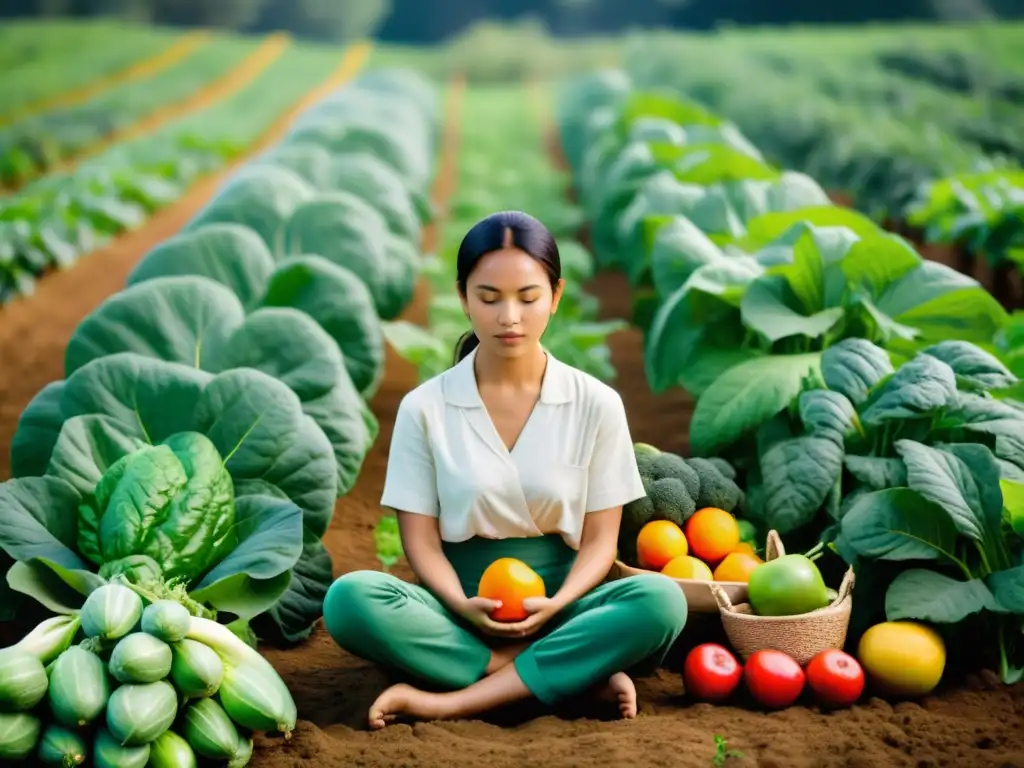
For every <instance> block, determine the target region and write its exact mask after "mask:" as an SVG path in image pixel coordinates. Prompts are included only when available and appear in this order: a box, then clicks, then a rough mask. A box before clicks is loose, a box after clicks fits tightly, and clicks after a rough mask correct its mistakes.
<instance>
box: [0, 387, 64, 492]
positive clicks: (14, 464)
mask: <svg viewBox="0 0 1024 768" xmlns="http://www.w3.org/2000/svg"><path fill="white" fill-rule="evenodd" d="M63 392H64V382H63V381H51V382H50V383H49V384H47V385H46V386H45V387H43V388H42V389H41V390H39V392H37V393H36V396H35V397H33V398H32V399H31V400H30V401H29V404H28V405H27V406H25V410H24V411H22V412H21V417H20V418H19V419H18V429H17V431H16V432H15V433H14V437H13V439H12V440H11V475H12V476H13V477H38V476H39V475H43V474H46V467H47V466H48V465H49V463H50V456H51V455H52V454H53V446H55V445H56V444H57V437H58V436H59V435H60V426H61V423H62V421H63V416H62V415H61V398H62V396H63Z"/></svg>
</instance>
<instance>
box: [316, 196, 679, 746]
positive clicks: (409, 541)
mask: <svg viewBox="0 0 1024 768" xmlns="http://www.w3.org/2000/svg"><path fill="white" fill-rule="evenodd" d="M457 270H458V274H457V287H458V290H459V294H460V296H461V299H462V303H463V307H464V310H465V312H466V315H467V317H468V318H469V319H470V322H471V323H472V327H473V332H472V333H470V334H467V335H466V336H464V337H463V339H462V340H461V341H460V343H459V346H458V348H457V350H456V361H455V364H454V365H453V366H452V367H451V368H449V369H448V370H447V371H445V372H444V373H442V374H440V375H438V376H436V377H434V378H432V379H430V380H429V381H426V382H424V383H422V384H421V385H419V386H418V387H417V388H416V389H414V390H413V391H412V392H410V393H408V394H407V395H406V396H405V397H404V398H403V400H402V402H401V404H400V406H399V409H398V415H397V417H396V421H395V428H394V433H393V435H392V438H391V447H390V455H389V458H388V469H387V478H386V480H385V486H384V493H383V496H382V499H381V504H382V506H384V507H386V508H389V509H392V510H394V511H395V513H396V514H397V517H398V522H399V530H400V533H401V539H402V545H403V548H404V550H405V555H406V558H407V560H408V562H409V565H410V566H411V568H412V570H413V572H414V573H415V575H416V577H417V579H418V581H419V584H410V583H407V582H404V581H402V580H400V579H398V578H397V577H394V576H392V575H390V574H386V573H382V572H379V571H356V572H353V573H348V574H346V575H344V576H342V577H341V578H339V579H338V580H337V581H335V582H334V584H333V585H332V586H331V588H330V590H329V592H328V594H327V597H326V599H325V602H324V623H325V626H326V628H327V631H328V632H329V633H330V635H331V637H332V638H334V641H335V642H336V643H338V645H340V646H341V647H342V648H344V649H345V650H347V651H349V652H350V653H352V654H354V655H356V656H359V657H361V658H364V659H368V660H371V661H374V662H377V663H379V664H382V665H384V666H387V667H389V668H391V669H393V670H396V671H400V672H403V673H405V674H407V675H409V676H411V677H412V678H414V679H416V680H419V681H422V684H424V685H425V686H430V687H433V688H434V689H435V690H423V689H420V688H416V687H413V686H412V685H408V684H404V683H402V684H396V685H393V686H391V687H390V688H388V689H387V690H385V691H384V692H383V693H382V694H381V695H380V696H379V697H378V698H377V700H376V701H375V702H373V704H372V706H371V707H370V712H369V723H370V726H371V727H373V728H383V727H384V726H385V725H386V724H387V723H389V722H391V721H393V720H394V719H395V718H396V717H398V716H409V717H414V718H420V719H449V718H461V717H468V716H471V715H474V714H477V713H480V712H483V711H485V710H488V709H491V708H493V707H497V706H500V705H503V704H506V703H510V702H513V701H516V700H520V699H524V698H526V697H530V696H534V697H536V698H537V699H539V700H541V701H543V702H545V703H548V704H551V703H554V702H556V701H559V700H562V699H564V698H566V697H570V696H578V695H580V694H582V693H585V692H588V691H592V690H601V691H602V692H603V693H605V694H607V695H610V697H611V699H612V700H613V701H615V702H616V703H617V705H618V708H619V710H620V712H621V714H622V716H623V717H633V716H635V715H636V711H637V706H636V689H635V688H634V686H633V682H632V680H631V679H630V678H629V677H628V676H627V674H626V672H627V670H630V669H631V668H632V667H633V666H634V665H636V664H639V663H641V662H644V661H650V660H652V659H653V660H654V661H655V662H657V661H660V659H661V658H663V657H664V654H665V653H666V652H667V650H668V649H669V648H670V646H671V645H672V644H673V643H674V642H675V640H676V638H677V637H678V636H679V634H680V632H681V631H682V629H683V626H684V624H685V623H686V618H687V605H686V600H685V598H684V596H683V593H682V591H681V590H680V589H679V587H678V586H676V584H675V583H673V582H672V580H670V579H668V578H665V577H664V576H661V575H659V574H651V575H645V576H634V577H631V578H627V579H621V580H617V581H611V582H605V579H606V577H607V575H608V573H609V570H610V568H611V566H612V565H613V563H614V559H615V554H616V544H617V539H618V532H619V521H620V518H621V514H622V506H623V505H624V504H627V503H628V502H630V501H633V500H634V499H638V498H641V497H642V496H643V495H644V488H643V485H642V483H641V480H640V473H639V471H638V469H637V466H636V461H635V458H634V454H633V444H632V440H631V437H630V434H629V428H628V426H627V424H626V415H625V409H624V408H623V404H622V400H621V398H620V397H619V395H618V394H617V393H616V392H615V391H614V390H613V389H611V388H610V387H608V386H607V385H605V384H604V383H602V382H600V381H599V380H597V379H595V378H593V377H592V376H590V375H588V374H586V373H583V372H581V371H579V370H576V369H574V368H572V367H570V366H569V365H566V364H565V363H562V362H561V361H559V360H557V359H556V358H554V357H553V356H552V355H551V354H550V352H548V351H547V350H545V349H544V347H543V346H542V345H541V343H540V340H541V335H542V334H543V332H544V331H545V329H546V328H547V325H548V321H549V319H550V317H551V315H553V314H554V313H555V311H556V310H557V309H558V303H559V299H560V298H561V295H562V291H563V288H564V280H563V279H562V277H561V268H560V264H559V256H558V248H557V245H556V244H555V241H554V239H553V238H552V236H551V235H550V233H549V232H548V231H547V229H546V228H545V227H544V226H543V225H542V224H541V223H540V222H538V221H537V220H536V219H533V218H532V217H530V216H527V215H526V214H523V213H518V212H503V213H497V214H493V215H491V216H489V217H488V218H486V219H484V220H483V221H481V222H479V223H478V224H476V225H475V226H474V227H473V228H472V229H471V230H470V231H469V233H467V235H466V237H465V239H464V240H463V242H462V245H461V247H460V249H459V254H458V268H457ZM503 557H511V558H517V559H519V560H522V561H523V562H525V563H526V564H527V565H529V566H530V567H531V568H533V569H534V570H535V571H536V572H537V573H538V574H539V575H540V576H541V577H542V578H543V580H544V584H545V594H546V595H547V596H546V597H538V598H530V599H528V600H527V601H526V602H525V604H524V607H525V608H526V611H527V613H528V615H527V617H526V618H525V619H523V620H519V621H514V622H503V621H496V620H495V619H494V618H492V615H491V614H492V612H493V611H494V610H495V609H496V608H497V607H498V603H497V602H496V601H493V600H489V599H485V598H484V597H480V596H478V595H477V588H478V584H479V582H480V577H481V575H482V574H483V572H484V570H485V569H486V568H487V567H488V566H489V565H490V564H491V563H492V562H494V561H495V560H496V559H498V558H503Z"/></svg>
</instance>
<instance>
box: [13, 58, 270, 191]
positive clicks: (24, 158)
mask: <svg viewBox="0 0 1024 768" xmlns="http://www.w3.org/2000/svg"><path fill="white" fill-rule="evenodd" d="M256 47H257V44H256V43H255V42H254V41H252V40H247V39H232V38H217V40H216V43H214V40H213V39H212V38H207V39H206V40H205V41H204V42H203V43H202V44H200V45H199V46H197V47H196V48H195V50H193V51H191V52H190V53H189V54H188V55H187V56H186V57H185V58H184V59H183V60H182V61H181V62H180V63H176V64H174V65H173V66H169V67H167V68H165V69H163V70H161V71H157V72H153V73H151V74H150V76H149V77H145V78H140V79H135V80H131V81H129V82H126V83H124V84H122V85H118V86H114V87H112V88H109V89H107V90H105V91H103V92H102V93H100V94H97V95H96V96H94V97H93V98H91V99H88V100H87V101H85V102H82V103H78V104H72V105H69V106H66V107H62V108H57V109H52V110H47V111H45V112H43V113H41V114H37V115H33V116H31V117H27V118H25V119H24V120H19V121H17V122H15V123H13V124H11V125H8V126H6V127H4V128H2V129H0V186H3V187H8V188H17V187H19V186H21V185H23V184H24V183H25V182H27V181H29V180H31V179H34V178H38V177H39V176H42V175H43V174H45V173H48V172H50V171H51V170H53V169H55V168H57V167H58V166H60V165H61V164H62V163H65V162H67V161H69V160H72V159H73V158H75V157H77V156H78V155H80V154H83V153H86V152H88V151H89V150H90V149H91V148H93V147H95V146H97V145H98V144H99V143H100V142H102V141H104V140H106V139H109V138H114V137H116V136H117V135H118V134H119V133H120V132H122V131H124V130H125V129H126V128H127V127H128V126H130V125H132V124H133V123H136V122H138V121H139V120H142V119H143V118H145V117H146V116H148V115H150V114H152V113H154V112H156V111H157V110H158V109H160V108H161V107H164V106H166V105H168V104H173V103H175V102H179V101H183V100H185V99H187V98H188V97H190V96H192V95H193V94H195V93H198V92H199V91H200V90H201V89H202V88H203V87H204V86H206V85H207V84H208V83H210V82H213V81H214V80H216V79H217V78H220V77H222V76H224V75H225V74H226V73H228V72H230V71H231V70H233V69H235V68H236V67H239V66H246V59H247V58H248V57H249V56H251V55H252V53H253V50H254V49H255V48H256Z"/></svg>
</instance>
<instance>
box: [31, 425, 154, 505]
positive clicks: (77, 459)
mask: <svg viewBox="0 0 1024 768" xmlns="http://www.w3.org/2000/svg"><path fill="white" fill-rule="evenodd" d="M146 445H148V443H146V442H145V441H144V440H140V439H139V438H137V437H134V436H133V435H131V434H128V433H127V432H126V431H125V428H124V426H123V425H122V424H120V423H118V422H115V421H114V420H113V419H111V418H110V417H108V416H101V415H97V414H90V415H87V416H73V417H71V418H70V419H68V420H67V421H65V422H64V424H63V426H62V427H61V430H60V433H59V434H58V439H57V441H56V443H55V444H54V447H53V453H52V455H51V456H50V465H49V467H47V470H46V474H47V475H52V476H53V477H59V478H60V479H62V480H64V481H65V482H68V483H70V484H71V485H72V486H73V487H74V488H75V490H76V491H78V493H80V494H82V495H85V494H87V493H92V491H93V489H94V488H95V487H96V484H97V483H98V482H99V481H100V478H102V477H103V474H104V473H105V472H106V471H107V470H108V469H110V467H111V466H113V465H114V464H115V463H116V462H117V461H118V460H119V459H120V458H121V457H123V456H125V455H126V454H128V453H131V452H132V451H135V450H137V449H139V448H142V447H144V446H146Z"/></svg>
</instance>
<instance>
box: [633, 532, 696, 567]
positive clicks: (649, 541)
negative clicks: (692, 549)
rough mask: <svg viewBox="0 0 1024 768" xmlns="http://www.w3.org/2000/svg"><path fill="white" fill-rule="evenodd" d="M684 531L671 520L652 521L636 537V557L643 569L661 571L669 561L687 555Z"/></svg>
mask: <svg viewBox="0 0 1024 768" xmlns="http://www.w3.org/2000/svg"><path fill="white" fill-rule="evenodd" d="M688 550H689V547H688V545H687V541H686V536H684V535H683V529H682V528H680V527H679V526H678V525H676V524H675V523H673V522H672V521H670V520H652V521H651V522H649V523H647V525H645V526H644V527H643V528H642V529H640V535H639V536H637V537H636V556H637V561H638V562H639V564H640V567H641V568H647V569H650V570H652V571H660V570H661V569H662V568H664V567H665V566H666V565H667V564H668V563H669V561H671V560H673V559H675V558H677V557H682V556H683V555H685V554H687V553H688Z"/></svg>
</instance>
